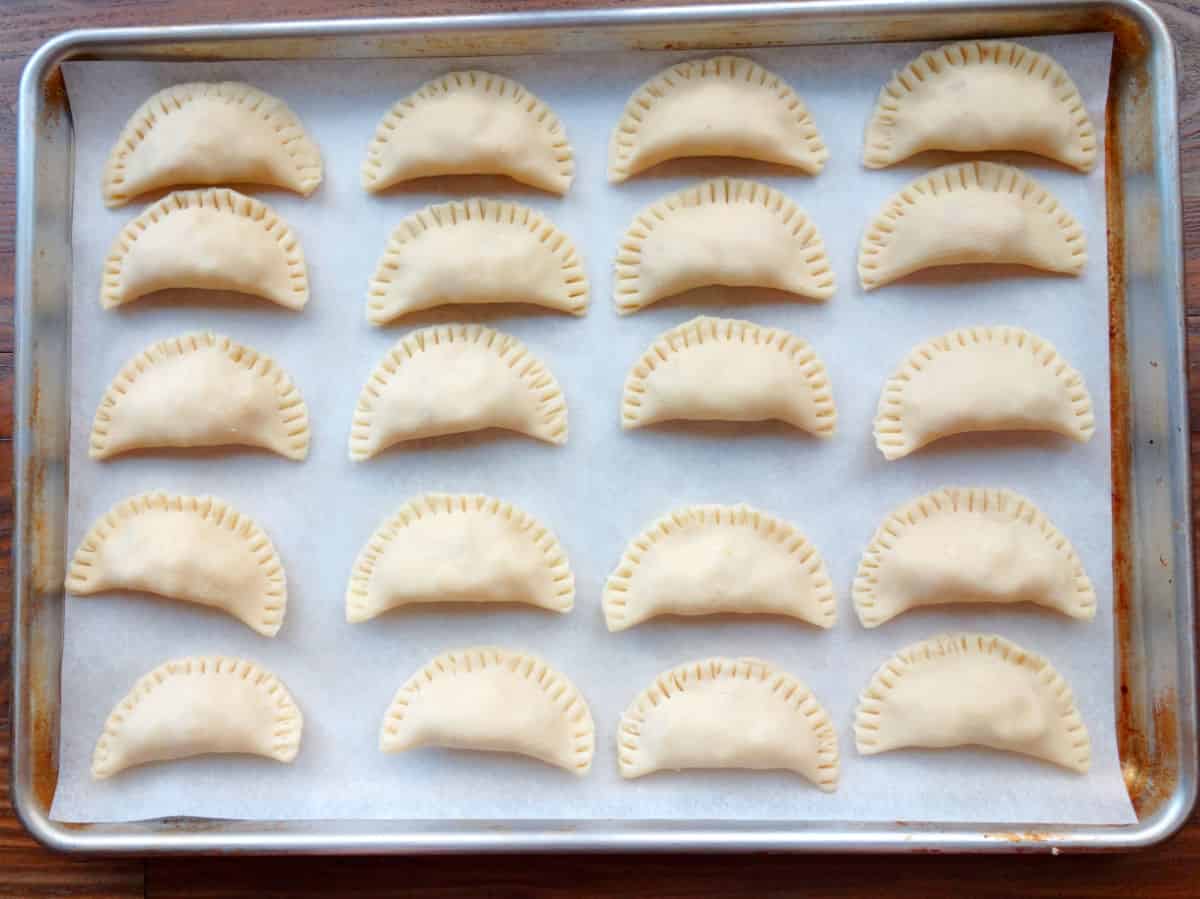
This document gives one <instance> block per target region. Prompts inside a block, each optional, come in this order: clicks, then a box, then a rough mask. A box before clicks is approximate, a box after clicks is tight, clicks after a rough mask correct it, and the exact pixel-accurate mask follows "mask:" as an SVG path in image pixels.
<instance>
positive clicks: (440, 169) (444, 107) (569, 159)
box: [362, 71, 575, 194]
mask: <svg viewBox="0 0 1200 899" xmlns="http://www.w3.org/2000/svg"><path fill="white" fill-rule="evenodd" d="M430 175H507V176H508V177H510V178H512V179H514V180H516V181H520V182H522V183H523V184H529V185H531V186H533V187H537V188H541V189H542V190H547V191H550V192H551V193H555V194H565V193H566V192H567V189H568V188H569V187H570V186H571V180H572V179H573V178H574V176H575V155H574V153H573V152H572V150H571V145H570V144H569V143H568V142H567V134H566V132H565V131H564V130H563V126H562V124H561V123H560V122H559V121H558V117H557V116H555V115H554V113H553V112H551V110H550V107H548V106H547V105H546V104H545V103H543V102H542V101H541V100H539V99H538V98H537V97H535V96H534V95H533V94H531V93H530V92H529V90H528V89H527V88H526V87H525V86H524V85H521V84H518V83H517V82H515V81H512V80H511V79H508V78H502V77H501V76H499V75H493V74H492V73H490V72H479V71H469V72H450V73H448V74H446V75H443V76H442V77H440V78H435V79H434V80H433V81H429V82H426V83H425V84H423V85H421V87H420V88H418V89H417V91H416V92H415V93H413V94H411V95H409V96H407V97H405V98H403V99H402V100H400V101H398V102H397V103H396V105H395V106H393V107H392V108H391V109H390V110H388V112H387V114H386V115H384V117H383V120H382V121H381V122H380V123H379V127H378V128H377V129H376V131H375V137H374V138H373V139H372V140H371V144H370V146H369V147H368V148H367V158H366V160H365V161H364V162H363V166H362V185H363V187H364V188H366V189H367V190H369V191H372V192H378V191H381V190H384V189H385V188H387V187H390V186H392V185H393V184H397V183H398V182H400V181H407V180H410V179H412V178H425V177H428V176H430Z"/></svg>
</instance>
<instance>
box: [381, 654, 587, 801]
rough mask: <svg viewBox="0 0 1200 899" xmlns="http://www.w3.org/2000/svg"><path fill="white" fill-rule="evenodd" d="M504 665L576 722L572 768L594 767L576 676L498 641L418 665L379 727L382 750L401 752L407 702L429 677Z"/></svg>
mask: <svg viewBox="0 0 1200 899" xmlns="http://www.w3.org/2000/svg"><path fill="white" fill-rule="evenodd" d="M497 666H500V667H503V668H505V669H507V670H508V671H509V672H511V673H512V674H513V675H515V676H517V677H523V678H525V679H526V680H532V681H535V682H536V683H537V685H538V686H539V687H541V688H542V690H543V691H544V692H545V694H546V697H547V699H548V701H549V702H550V703H551V704H552V705H554V706H555V707H556V708H557V709H558V710H559V712H560V713H561V714H562V715H563V716H564V717H566V718H567V720H568V721H570V722H571V723H572V724H574V725H575V730H574V732H573V734H572V737H573V738H574V741H575V743H574V754H575V758H576V761H575V764H574V766H573V767H572V768H570V769H568V770H570V771H572V772H573V773H574V774H577V775H579V776H580V777H582V776H583V775H585V774H587V773H588V770H589V769H590V768H591V767H592V757H593V755H594V753H595V748H596V725H595V723H594V722H593V720H592V713H591V710H590V709H589V708H588V704H587V700H586V699H584V698H583V694H582V693H580V692H579V690H578V688H577V687H576V686H575V684H573V683H572V682H571V680H570V679H569V678H568V677H567V676H566V675H565V674H562V673H561V672H559V671H556V670H555V669H554V668H551V667H550V665H549V664H548V663H547V662H546V661H545V660H544V659H542V658H540V657H539V656H536V655H533V654H532V653H527V652H515V651H512V650H508V649H501V648H500V647H498V646H476V647H470V648H467V649H452V650H450V651H448V652H444V653H442V654H441V655H439V656H437V657H436V658H434V659H432V660H430V662H429V663H428V664H426V665H424V666H423V667H422V668H421V669H420V670H418V671H417V672H416V673H415V674H413V676H412V677H410V678H409V679H408V680H407V681H406V682H405V683H404V685H403V686H401V687H400V689H399V690H397V691H396V695H395V697H394V698H393V699H392V702H391V704H390V705H389V706H388V710H387V712H386V714H384V716H383V724H382V726H381V727H380V729H379V749H380V751H381V752H402V751H403V749H400V748H397V746H396V743H397V742H398V741H397V739H396V735H397V733H398V732H399V730H400V728H401V726H402V725H403V723H404V715H405V712H406V710H407V709H408V706H409V705H410V704H411V703H412V701H413V700H414V699H415V698H416V697H418V696H419V695H420V693H421V689H422V688H423V687H424V685H425V684H426V683H428V682H432V681H434V680H437V679H439V678H442V677H455V676H458V675H469V674H471V673H472V672H476V671H482V670H485V669H487V668H492V667H497Z"/></svg>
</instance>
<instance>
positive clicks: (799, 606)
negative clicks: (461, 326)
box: [66, 488, 1096, 636]
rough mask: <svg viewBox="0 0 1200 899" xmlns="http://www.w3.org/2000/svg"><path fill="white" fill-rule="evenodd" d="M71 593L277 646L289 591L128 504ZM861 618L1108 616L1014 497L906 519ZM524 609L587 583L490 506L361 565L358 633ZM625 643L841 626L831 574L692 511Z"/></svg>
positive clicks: (565, 606) (169, 508) (201, 538)
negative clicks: (209, 619)
mask: <svg viewBox="0 0 1200 899" xmlns="http://www.w3.org/2000/svg"><path fill="white" fill-rule="evenodd" d="M66 586H67V589H68V590H69V591H70V592H71V593H74V594H76V595H79V596H86V595H90V594H95V593H105V592H111V591H114V590H134V591H142V592H146V593H152V594H156V595H159V596H164V597H167V598H172V599H178V600H183V601H186V602H194V603H200V604H202V605H207V606H212V607H216V608H218V609H221V610H222V611H224V612H227V613H228V614H230V615H232V616H234V617H235V618H237V619H239V620H241V621H243V622H245V623H246V624H247V625H249V626H250V627H252V628H253V629H254V630H256V631H258V632H259V633H261V634H264V635H266V636H274V635H275V634H276V633H277V632H278V630H279V627H280V625H281V624H282V622H283V617H284V613H285V611H286V606H287V580H286V577H285V575H284V570H283V565H282V563H281V562H280V559H279V556H278V554H277V553H276V552H275V550H274V548H273V546H272V545H271V541H270V539H269V538H268V537H267V535H266V534H265V533H263V531H262V529H261V528H259V527H258V526H257V525H256V524H255V523H254V522H253V521H251V520H250V519H249V518H248V517H246V516H245V515H242V514H241V513H239V512H237V511H236V510H234V509H233V508H232V507H230V506H229V504H228V503H225V502H223V501H221V500H218V499H214V498H212V497H191V496H172V495H168V494H165V493H150V494H142V495H139V496H134V497H131V498H130V499H127V500H125V501H124V502H121V503H119V504H117V506H115V507H114V508H113V509H112V510H111V511H110V512H109V513H108V514H107V515H105V516H104V517H103V518H102V519H101V520H100V521H98V522H97V523H96V525H95V526H94V527H93V528H92V529H91V531H89V532H88V534H87V535H86V536H85V537H84V539H83V542H82V543H81V544H80V546H79V549H78V550H77V551H76V553H75V555H74V557H73V558H72V560H71V565H70V568H69V570H68V573H67V581H66ZM853 598H854V607H855V610H856V611H857V613H858V617H859V620H860V621H861V622H862V624H863V625H864V626H866V627H876V626H878V625H880V624H882V623H883V622H885V621H888V620H889V619H891V618H893V617H895V616H896V615H899V614H901V613H902V612H904V611H906V610H907V609H911V608H916V607H920V606H928V605H936V604H941V603H947V602H975V603H1016V602H1032V603H1036V604H1038V605H1041V606H1044V607H1046V608H1050V609H1054V610H1056V611H1059V612H1062V613H1063V614H1066V615H1070V616H1071V617H1074V618H1080V619H1090V618H1092V617H1094V616H1095V614H1096V595H1095V591H1094V590H1093V588H1092V583H1091V581H1090V580H1089V578H1088V576H1087V574H1086V573H1085V571H1084V569H1083V565H1082V562H1081V561H1080V559H1079V557H1078V555H1077V554H1076V553H1075V550H1074V549H1073V547H1072V546H1071V544H1070V542H1069V541H1068V540H1067V538H1066V537H1065V536H1063V534H1062V533H1060V532H1059V531H1058V529H1057V528H1055V527H1054V525H1053V524H1051V523H1050V521H1049V520H1048V519H1047V518H1046V517H1045V516H1044V515H1043V514H1042V513H1041V512H1040V511H1039V510H1038V508H1037V507H1036V506H1034V504H1033V503H1031V502H1030V501H1029V500H1027V499H1025V498H1024V497H1022V496H1019V495H1017V494H1016V493H1013V492H1011V491H1008V490H992V489H985V488H946V489H943V490H939V491H936V492H934V493H930V494H928V495H926V496H922V497H919V498H918V499H916V500H914V501H913V502H911V503H909V504H907V505H906V506H904V507H903V508H901V509H899V510H897V511H896V512H894V513H893V514H892V515H890V516H889V517H888V518H887V519H886V520H885V521H884V523H883V524H882V525H881V526H880V528H879V529H878V531H876V533H875V536H874V537H873V538H872V540H871V543H870V545H869V546H868V547H867V550H866V552H865V553H864V554H863V558H862V561H861V563H860V564H859V568H858V573H857V575H856V577H855V580H854V590H853ZM464 602H469V603H489V604H490V603H509V604H515V603H523V604H527V605H532V606H537V607H539V608H543V609H548V610H551V611H555V612H569V611H570V610H571V609H572V608H573V606H574V603H575V576H574V574H573V573H572V571H571V566H570V562H569V560H568V558H567V554H566V551H565V550H564V549H563V547H562V545H561V544H560V543H559V541H558V539H557V538H556V537H555V535H554V533H553V532H552V531H551V530H550V529H549V528H548V527H546V526H545V525H544V524H542V523H541V522H540V521H538V520H537V519H536V518H534V517H533V516H532V515H530V514H529V513H527V512H525V511H523V510H522V509H520V508H518V507H516V506H514V505H512V504H510V503H507V502H503V501H501V500H498V499H495V498H492V497H488V496H479V495H449V494H436V493H431V494H425V495H422V496H418V497H416V498H414V499H413V500H411V501H409V502H407V503H405V504H404V505H403V506H401V508H400V509H398V510H397V511H396V512H395V513H394V514H393V515H391V516H389V517H388V518H387V519H386V520H385V521H384V522H383V523H382V524H380V526H379V527H378V528H377V529H376V530H375V532H374V533H373V534H372V535H371V537H370V538H369V539H368V540H367V542H366V543H365V544H364V545H363V548H362V550H361V551H360V552H359V554H358V558H357V560H356V561H355V563H354V567H353V570H352V573H351V575H350V582H349V585H348V587H347V589H346V619H347V620H348V621H350V622H362V621H367V620H369V619H371V618H374V617H376V616H377V615H380V614H382V613H384V612H386V611H388V610H390V609H395V608H398V607H401V606H407V605H413V604H429V603H464ZM603 608H604V617H605V621H606V622H607V624H608V629H609V630H610V631H621V630H625V629H627V628H630V627H634V626H635V625H638V624H640V623H642V622H644V621H647V620H649V619H651V618H656V617H658V616H661V615H676V616H696V615H712V614H717V613H733V614H771V615H786V616H790V617H793V618H797V619H800V620H802V621H806V622H808V623H809V624H814V625H816V626H818V627H823V628H828V627H832V626H833V624H834V622H835V621H836V618H837V607H836V602H835V600H834V593H833V588H832V585H831V583H830V579H829V573H828V571H827V570H826V566H825V561H824V559H823V558H822V557H821V554H820V553H819V552H818V551H817V549H816V547H814V546H813V545H812V543H810V542H809V541H808V539H807V538H806V537H805V536H804V535H803V534H802V533H801V532H800V531H799V530H798V529H797V528H796V527H795V526H794V525H792V524H790V523H788V522H786V521H783V520H781V519H779V518H776V517H775V516H773V515H770V514H769V513H767V512H763V511H761V510H759V509H755V508H752V507H750V506H746V505H738V506H718V505H711V506H691V507H688V508H684V509H679V510H676V511H674V512H672V513H670V514H669V515H666V516H664V517H662V518H660V519H659V520H657V521H655V522H654V523H652V524H651V525H650V527H648V528H647V529H646V530H644V531H643V532H642V533H640V534H639V535H637V536H636V537H634V538H633V540H631V541H630V543H629V545H628V547H627V548H626V549H625V552H624V554H623V555H622V557H621V560H620V562H619V563H618V565H617V567H616V569H615V570H614V571H613V573H612V574H611V575H610V577H609V578H608V582H607V584H606V585H605V588H604V596H603Z"/></svg>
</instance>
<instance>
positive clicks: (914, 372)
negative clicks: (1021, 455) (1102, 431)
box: [875, 326, 1096, 459]
mask: <svg viewBox="0 0 1200 899" xmlns="http://www.w3.org/2000/svg"><path fill="white" fill-rule="evenodd" d="M1095 430H1096V419H1095V415H1094V414H1093V410H1092V398H1091V395H1090V394H1089V393H1088V389H1087V386H1086V385H1085V384H1084V383H1083V376H1082V375H1080V374H1079V372H1077V371H1076V370H1075V369H1073V368H1071V366H1069V365H1068V364H1067V363H1066V360H1064V359H1063V358H1062V357H1061V356H1059V355H1058V353H1057V351H1055V349H1054V347H1053V346H1052V345H1051V344H1050V343H1049V342H1048V341H1046V340H1044V339H1042V338H1041V337H1038V336H1037V335H1036V334H1031V333H1030V332H1029V331H1024V330H1022V329H1020V328H1009V327H999V326H998V327H994V328H963V329H961V330H958V331H951V332H950V333H949V334H944V335H942V336H941V337H937V338H935V339H933V340H931V341H929V342H928V343H925V344H922V345H921V346H919V347H917V348H916V349H915V350H913V352H912V353H911V354H910V355H909V357H908V359H907V360H906V361H905V362H904V363H903V364H902V365H901V366H900V368H899V369H898V370H897V371H896V373H895V374H893V375H892V376H891V377H890V378H888V380H887V382H886V383H885V384H884V386H883V395H882V396H881V397H880V399H879V409H878V411H877V412H876V414H875V445H876V446H878V447H879V451H880V452H881V453H883V455H884V457H885V458H887V459H900V458H902V457H904V456H907V455H908V454H909V453H912V452H914V451H915V450H918V449H920V448H921V447H923V446H925V445H926V444H927V443H932V442H933V441H934V440H937V439H939V438H941V437H947V436H949V435H951V434H962V433H966V432H970V431H1053V432H1055V433H1057V434H1062V435H1064V436H1066V437H1070V438H1071V439H1072V440H1076V441H1078V442H1080V443H1083V442H1085V441H1087V440H1090V439H1091V436H1092V434H1093V433H1095Z"/></svg>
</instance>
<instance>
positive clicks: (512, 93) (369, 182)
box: [361, 69, 575, 195]
mask: <svg viewBox="0 0 1200 899" xmlns="http://www.w3.org/2000/svg"><path fill="white" fill-rule="evenodd" d="M460 90H479V91H481V92H482V93H487V94H492V95H494V96H496V97H498V98H502V99H507V100H509V101H510V102H512V103H513V104H516V105H518V106H521V107H522V108H523V110H524V112H525V113H526V114H527V115H528V116H529V117H530V118H531V119H532V120H533V122H534V125H535V126H536V127H535V128H534V129H533V131H534V133H535V134H537V135H540V136H542V137H543V138H544V139H546V140H547V142H548V143H549V145H550V148H551V149H552V150H553V151H554V154H555V160H556V161H557V162H558V170H557V172H554V173H553V174H547V176H546V177H545V178H542V179H539V180H538V181H536V182H533V181H528V182H527V181H525V180H524V179H523V178H518V177H517V176H516V175H514V174H513V173H512V172H510V171H504V170H502V169H492V170H489V171H480V172H479V174H497V175H507V176H508V177H510V178H513V179H514V180H517V181H521V182H522V183H528V184H531V186H533V187H537V188H541V189H542V190H547V191H550V192H551V193H556V194H559V195H562V194H565V193H566V192H567V191H568V190H569V189H570V187H571V182H572V180H574V177H575V152H574V151H573V150H572V149H571V144H570V142H569V141H568V140H567V133H566V130H565V129H564V128H563V126H562V123H561V122H560V121H559V120H558V116H556V115H555V114H554V112H553V110H551V109H550V107H549V106H548V105H547V104H546V103H545V102H543V101H542V100H541V99H540V98H539V97H538V96H537V95H536V94H534V93H533V92H532V91H531V90H529V89H528V88H527V87H525V85H523V84H521V83H520V82H517V81H514V80H512V79H511V78H505V77H504V76H502V75H495V74H493V73H491V72H483V71H480V70H478V69H470V70H465V71H458V72H447V73H446V74H445V75H442V76H440V77H438V78H434V79H432V80H430V81H426V82H425V83H424V84H422V85H421V86H420V87H419V88H417V89H416V90H415V91H414V92H413V93H411V94H409V95H408V96H407V97H402V98H401V99H400V100H397V101H396V103H395V104H394V105H393V106H392V107H391V109H389V110H388V111H387V112H386V113H384V115H383V119H382V120H380V122H379V125H378V126H377V127H376V129H375V136H374V137H373V138H371V143H370V144H369V145H368V146H367V155H366V158H365V159H364V160H363V164H362V170H361V171H362V186H363V188H364V189H366V190H368V191H371V192H376V191H380V190H383V189H385V188H387V187H390V186H391V185H393V184H396V183H398V181H397V180H391V181H388V180H383V179H382V178H381V176H380V175H379V173H378V169H379V168H380V167H381V166H382V165H383V161H382V158H381V156H382V151H381V148H382V147H383V145H384V144H386V143H387V142H388V141H390V140H391V139H392V136H393V134H394V132H396V131H398V130H399V129H400V127H401V125H400V123H401V122H402V121H403V119H404V117H405V114H406V113H407V111H408V110H410V109H414V108H415V107H417V106H419V105H420V104H422V103H427V102H429V101H430V100H434V99H436V98H437V97H438V96H439V95H443V94H449V93H453V92H456V91H460ZM467 127H470V126H467ZM399 180H405V179H399Z"/></svg>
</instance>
